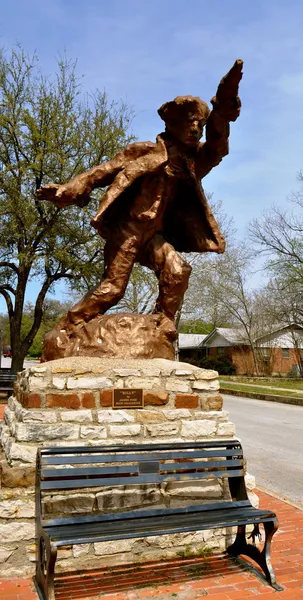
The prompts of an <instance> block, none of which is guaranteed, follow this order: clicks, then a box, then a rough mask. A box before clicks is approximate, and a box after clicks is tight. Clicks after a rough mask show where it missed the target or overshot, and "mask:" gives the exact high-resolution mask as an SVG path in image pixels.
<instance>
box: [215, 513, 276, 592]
mask: <svg viewBox="0 0 303 600" xmlns="http://www.w3.org/2000/svg"><path fill="white" fill-rule="evenodd" d="M277 529H278V522H277V521H270V522H266V523H264V531H265V541H264V546H263V549H262V550H259V548H257V546H255V545H254V544H248V543H247V541H246V526H245V525H239V526H238V531H237V535H236V539H235V541H234V543H233V544H232V545H231V546H229V547H228V548H227V549H226V552H227V553H228V554H231V555H232V556H238V555H239V554H244V555H245V556H249V557H250V558H252V559H253V560H254V561H255V562H256V563H257V564H258V565H259V566H260V567H261V569H262V571H263V573H264V575H265V577H266V579H267V581H268V582H269V583H270V585H271V586H272V587H273V588H274V589H275V590H283V588H282V587H281V586H279V585H278V584H277V582H276V576H275V573H274V570H273V567H272V564H271V558H270V545H271V540H272V537H273V535H274V533H275V532H276V531H277Z"/></svg>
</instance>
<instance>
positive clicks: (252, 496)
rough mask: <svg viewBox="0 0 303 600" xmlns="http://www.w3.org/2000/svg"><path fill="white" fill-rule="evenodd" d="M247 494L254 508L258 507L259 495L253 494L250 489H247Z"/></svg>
mask: <svg viewBox="0 0 303 600" xmlns="http://www.w3.org/2000/svg"><path fill="white" fill-rule="evenodd" d="M247 495H248V499H249V500H250V502H251V503H252V505H253V506H254V507H255V508H259V496H257V494H255V492H252V491H248V493H247Z"/></svg>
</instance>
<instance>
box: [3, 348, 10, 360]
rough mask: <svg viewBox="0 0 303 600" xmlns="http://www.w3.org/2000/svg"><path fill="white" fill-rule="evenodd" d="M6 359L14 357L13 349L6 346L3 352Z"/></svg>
mask: <svg viewBox="0 0 303 600" xmlns="http://www.w3.org/2000/svg"><path fill="white" fill-rule="evenodd" d="M2 354H3V356H4V358H10V357H11V355H12V349H11V347H10V346H4V347H3V350H2Z"/></svg>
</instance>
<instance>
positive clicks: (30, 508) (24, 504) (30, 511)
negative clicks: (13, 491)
mask: <svg viewBox="0 0 303 600" xmlns="http://www.w3.org/2000/svg"><path fill="white" fill-rule="evenodd" d="M0 515H1V518H2V519H18V518H23V519H31V518H33V517H34V516H35V503H34V501H33V500H30V499H27V500H21V499H18V500H13V499H10V500H2V499H1V498H0Z"/></svg>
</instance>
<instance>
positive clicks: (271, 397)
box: [220, 387, 303, 406]
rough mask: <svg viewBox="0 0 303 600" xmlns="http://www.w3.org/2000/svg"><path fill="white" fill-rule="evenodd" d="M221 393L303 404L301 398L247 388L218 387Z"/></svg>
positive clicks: (282, 402)
mask: <svg viewBox="0 0 303 600" xmlns="http://www.w3.org/2000/svg"><path fill="white" fill-rule="evenodd" d="M220 393H221V394H229V395H230V396H241V397H243V398H245V397H246V398H255V400H268V401H269V402H280V403H281V404H293V405H295V406H303V398H293V397H289V396H274V395H272V394H258V393H257V392H249V391H248V390H247V391H246V390H245V391H244V390H242V391H241V392H239V391H238V390H237V391H236V390H231V389H228V388H223V387H220Z"/></svg>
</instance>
